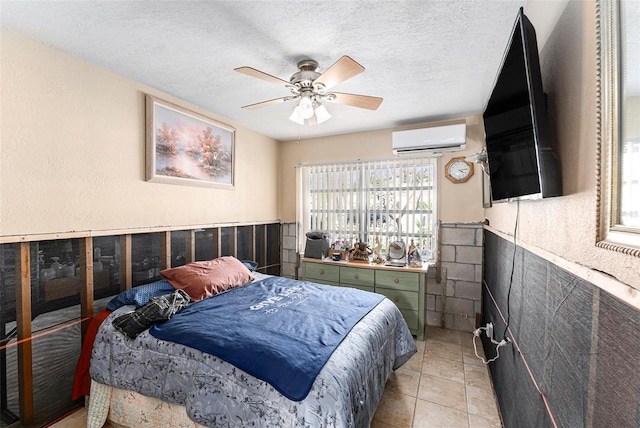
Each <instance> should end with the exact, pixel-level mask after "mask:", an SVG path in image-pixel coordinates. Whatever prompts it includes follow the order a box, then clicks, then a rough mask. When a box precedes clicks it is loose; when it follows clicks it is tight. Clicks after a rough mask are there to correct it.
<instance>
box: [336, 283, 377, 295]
mask: <svg viewBox="0 0 640 428" xmlns="http://www.w3.org/2000/svg"><path fill="white" fill-rule="evenodd" d="M340 286H341V287H350V288H357V289H358V290H362V291H368V292H370V293H374V292H375V291H374V288H373V285H371V286H366V285H356V284H345V283H344V282H341V283H340Z"/></svg>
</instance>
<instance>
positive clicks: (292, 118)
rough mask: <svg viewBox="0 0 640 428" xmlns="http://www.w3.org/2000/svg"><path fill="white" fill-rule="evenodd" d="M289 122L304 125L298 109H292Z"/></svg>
mask: <svg viewBox="0 0 640 428" xmlns="http://www.w3.org/2000/svg"><path fill="white" fill-rule="evenodd" d="M289 120H290V121H292V122H295V123H297V124H298V125H304V118H303V117H302V115H301V114H300V107H298V106H296V108H294V109H293V113H291V116H289Z"/></svg>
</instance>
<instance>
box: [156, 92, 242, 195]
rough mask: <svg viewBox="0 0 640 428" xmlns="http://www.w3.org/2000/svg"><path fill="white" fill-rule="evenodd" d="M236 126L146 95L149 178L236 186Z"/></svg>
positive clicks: (170, 182)
mask: <svg viewBox="0 0 640 428" xmlns="http://www.w3.org/2000/svg"><path fill="white" fill-rule="evenodd" d="M234 163H235V129H234V128H232V127H230V126H228V125H225V124H223V123H220V122H218V121H216V120H214V119H211V118H209V117H206V116H204V115H201V114H198V113H196V112H194V111H191V110H188V109H186V108H184V107H181V106H178V105H176V104H173V103H170V102H168V101H165V100H162V99H159V98H156V97H154V96H152V95H149V94H147V95H146V180H147V181H150V182H156V183H168V184H181V185H190V186H204V187H216V188H221V189H228V190H232V189H233V188H234Z"/></svg>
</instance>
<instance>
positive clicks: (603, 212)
mask: <svg viewBox="0 0 640 428" xmlns="http://www.w3.org/2000/svg"><path fill="white" fill-rule="evenodd" d="M596 7H597V14H598V28H597V30H598V31H597V33H598V34H597V40H598V42H597V49H598V56H599V59H600V61H599V62H598V70H597V94H598V98H597V124H598V131H597V132H598V135H597V156H596V210H597V211H596V215H597V223H596V226H597V235H596V246H597V247H599V248H604V249H607V250H611V251H616V252H621V253H624V254H628V255H632V256H635V257H640V228H638V227H629V226H623V225H620V224H618V221H617V219H618V217H619V213H618V206H619V204H620V191H619V188H620V186H619V184H620V183H619V180H620V168H621V164H622V159H621V148H620V139H621V138H622V132H621V128H622V118H623V117H624V111H622V107H621V106H622V100H621V95H622V87H621V86H622V82H621V78H620V77H621V76H620V71H619V67H620V64H621V63H622V61H623V58H621V56H622V55H623V52H622V51H621V49H620V31H621V29H622V26H621V24H620V23H621V21H622V18H621V16H620V14H621V13H622V11H621V9H620V2H619V1H616V0H598V2H597V6H596Z"/></svg>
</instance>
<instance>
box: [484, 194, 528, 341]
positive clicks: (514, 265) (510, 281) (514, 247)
mask: <svg viewBox="0 0 640 428" xmlns="http://www.w3.org/2000/svg"><path fill="white" fill-rule="evenodd" d="M519 218H520V200H518V201H516V224H515V226H514V227H513V256H512V257H511V275H510V277H509V291H507V323H506V325H505V327H504V333H502V337H503V338H506V337H507V330H508V329H509V321H510V319H511V287H512V286H513V272H514V271H515V267H516V250H517V248H518V245H517V241H516V234H517V233H518V219H519ZM474 345H475V343H474Z"/></svg>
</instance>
